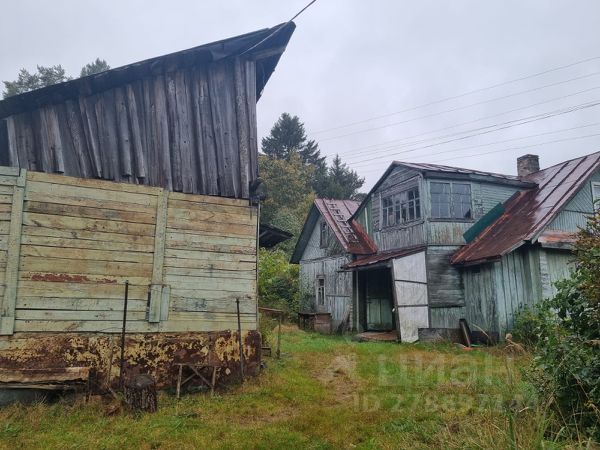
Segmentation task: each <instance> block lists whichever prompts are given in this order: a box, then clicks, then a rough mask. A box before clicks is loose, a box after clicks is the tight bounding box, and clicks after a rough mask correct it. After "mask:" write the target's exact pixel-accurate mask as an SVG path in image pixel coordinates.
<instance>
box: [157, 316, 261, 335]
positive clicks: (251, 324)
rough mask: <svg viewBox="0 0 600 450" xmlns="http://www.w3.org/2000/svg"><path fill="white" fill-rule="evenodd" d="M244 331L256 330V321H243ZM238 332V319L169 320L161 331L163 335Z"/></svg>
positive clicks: (163, 323) (161, 326)
mask: <svg viewBox="0 0 600 450" xmlns="http://www.w3.org/2000/svg"><path fill="white" fill-rule="evenodd" d="M241 325H242V326H241V328H242V331H248V330H256V319H246V318H244V319H243V320H242V321H241ZM224 330H236V331H237V319H233V320H216V319H212V318H211V319H210V320H197V319H192V320H177V321H175V320H168V321H166V322H162V323H161V324H160V326H159V331H161V332H163V333H183V332H193V331H196V332H203V331H224Z"/></svg>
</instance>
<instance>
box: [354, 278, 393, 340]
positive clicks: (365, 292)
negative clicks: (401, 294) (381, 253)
mask: <svg viewBox="0 0 600 450" xmlns="http://www.w3.org/2000/svg"><path fill="white" fill-rule="evenodd" d="M358 286H359V303H360V311H361V325H362V328H363V330H364V331H392V330H395V329H396V321H395V318H394V313H393V308H394V301H393V294H392V278H391V274H390V269H389V268H381V269H373V270H364V271H359V272H358Z"/></svg>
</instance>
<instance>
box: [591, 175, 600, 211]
mask: <svg viewBox="0 0 600 450" xmlns="http://www.w3.org/2000/svg"><path fill="white" fill-rule="evenodd" d="M596 188H597V189H598V190H600V181H592V206H593V207H594V210H599V209H600V195H598V196H596V195H595V193H594V191H595V190H596Z"/></svg>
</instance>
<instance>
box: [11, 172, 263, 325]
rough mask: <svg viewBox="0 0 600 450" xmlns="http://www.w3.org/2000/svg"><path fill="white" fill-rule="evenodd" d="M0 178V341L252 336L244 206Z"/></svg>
mask: <svg viewBox="0 0 600 450" xmlns="http://www.w3.org/2000/svg"><path fill="white" fill-rule="evenodd" d="M0 170H1V171H3V172H2V173H5V175H0V191H2V192H5V193H4V194H2V197H0V201H3V202H5V203H0V205H2V208H3V211H4V212H2V216H0V219H5V220H4V221H3V222H0V232H2V233H5V234H4V235H2V240H1V241H0V242H3V244H2V246H3V247H2V248H3V250H0V251H2V252H4V253H3V254H0V256H4V255H5V254H6V253H8V257H7V258H6V257H5V258H4V265H3V271H4V273H5V281H4V285H5V288H4V292H3V294H4V295H3V298H2V322H1V324H2V329H1V330H0V331H1V332H2V334H6V335H10V334H12V333H13V332H15V333H20V332H102V333H117V332H119V331H120V329H121V318H122V311H123V297H124V282H125V280H128V281H129V283H130V289H129V306H128V323H127V330H128V331H129V332H138V333H144V332H158V331H161V332H188V331H221V330H231V329H236V328H237V318H236V299H239V300H240V306H241V311H242V316H241V319H242V327H243V328H244V329H245V330H254V329H256V317H257V316H256V306H257V305H256V281H255V279H256V227H257V215H256V209H255V208H254V207H251V206H249V205H248V202H247V201H245V200H236V199H225V198H219V197H211V196H200V195H191V194H181V193H173V192H169V191H167V190H164V189H162V188H154V187H146V186H134V185H129V184H123V183H114V182H108V181H101V180H89V179H78V178H72V177H65V176H61V175H51V174H44V173H36V172H27V173H25V171H21V172H20V174H18V171H17V170H15V169H13V168H0ZM11 171H13V172H15V173H14V174H13V175H6V174H9V173H12V172H11ZM11 192H12V194H11ZM4 273H3V275H4Z"/></svg>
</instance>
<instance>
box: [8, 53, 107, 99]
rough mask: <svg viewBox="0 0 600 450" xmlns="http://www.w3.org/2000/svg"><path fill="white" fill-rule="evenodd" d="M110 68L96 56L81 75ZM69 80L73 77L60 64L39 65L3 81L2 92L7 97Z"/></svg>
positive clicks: (22, 70)
mask: <svg viewBox="0 0 600 450" xmlns="http://www.w3.org/2000/svg"><path fill="white" fill-rule="evenodd" d="M108 69H110V66H109V65H108V63H107V62H106V61H105V60H103V59H100V58H96V60H95V61H92V62H91V63H89V64H86V65H85V66H83V67H82V69H81V75H80V76H82V77H84V76H87V75H92V74H94V73H99V72H103V71H105V70H108ZM69 80H72V78H71V77H70V76H68V75H67V73H66V71H65V69H64V68H63V66H61V65H60V64H58V65H56V66H48V67H45V66H37V70H36V72H33V73H31V72H29V71H28V70H27V69H21V70H20V71H19V75H18V76H17V79H16V80H15V81H4V82H3V83H4V91H3V92H2V96H3V97H4V98H7V97H11V96H13V95H18V94H23V93H24V92H29V91H33V90H35V89H40V88H43V87H46V86H52V85H53V84H57V83H62V82H63V81H69Z"/></svg>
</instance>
